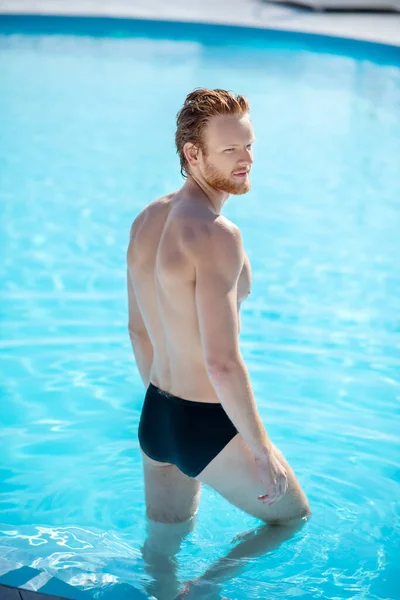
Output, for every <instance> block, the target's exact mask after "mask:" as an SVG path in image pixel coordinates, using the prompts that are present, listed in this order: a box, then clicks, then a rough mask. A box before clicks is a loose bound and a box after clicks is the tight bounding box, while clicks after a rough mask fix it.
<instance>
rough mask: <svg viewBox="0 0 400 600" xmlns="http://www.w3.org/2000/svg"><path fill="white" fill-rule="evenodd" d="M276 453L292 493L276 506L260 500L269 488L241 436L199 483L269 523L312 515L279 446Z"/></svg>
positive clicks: (205, 470)
mask: <svg viewBox="0 0 400 600" xmlns="http://www.w3.org/2000/svg"><path fill="white" fill-rule="evenodd" d="M273 452H274V453H275V454H276V456H277V458H278V460H279V461H280V463H281V464H282V465H283V466H284V467H285V469H286V473H287V477H288V490H287V492H286V494H285V495H284V496H283V497H282V498H281V499H280V500H278V502H276V503H275V504H273V505H272V506H268V505H267V504H263V503H262V502H260V500H258V499H257V497H258V496H259V495H261V494H265V489H264V488H263V485H262V483H261V481H260V479H259V477H258V474H257V470H256V465H255V462H254V455H253V453H252V452H251V450H250V449H249V448H248V446H247V445H246V444H245V442H244V440H243V438H242V437H241V436H240V435H239V434H238V435H236V436H235V437H234V438H233V440H231V441H230V442H229V444H227V446H225V448H224V449H223V450H222V452H220V453H219V454H218V455H217V456H216V457H215V458H214V460H213V461H212V462H211V463H210V464H209V465H208V466H207V467H206V468H205V469H204V470H203V471H202V472H201V473H200V475H199V476H198V480H199V481H201V482H202V483H205V484H206V485H209V486H210V487H212V488H214V489H215V490H216V491H217V492H219V493H220V494H221V495H222V496H224V497H225V498H226V499H227V500H228V501H229V502H231V503H232V504H234V505H235V506H237V507H238V508H240V509H242V510H243V511H245V512H247V513H248V514H251V515H253V516H255V517H258V518H259V519H262V520H263V521H265V522H271V523H272V522H276V523H284V522H287V521H290V520H292V519H298V518H301V517H304V516H307V515H308V514H310V509H309V507H308V502H307V498H306V497H305V495H304V493H303V491H302V489H301V487H300V484H299V482H298V481H297V479H296V476H295V474H294V472H293V470H292V469H291V467H290V466H289V464H288V462H287V461H286V459H285V458H284V456H283V454H282V453H281V452H280V451H279V450H278V449H277V448H276V447H275V446H273Z"/></svg>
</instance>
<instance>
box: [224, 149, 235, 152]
mask: <svg viewBox="0 0 400 600" xmlns="http://www.w3.org/2000/svg"><path fill="white" fill-rule="evenodd" d="M233 150H234V148H226V149H225V152H232V151H233Z"/></svg>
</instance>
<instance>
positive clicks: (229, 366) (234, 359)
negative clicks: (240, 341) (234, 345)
mask: <svg viewBox="0 0 400 600" xmlns="http://www.w3.org/2000/svg"><path fill="white" fill-rule="evenodd" d="M206 368H207V372H208V375H209V377H211V378H212V379H217V380H218V379H226V378H229V377H231V376H232V375H233V374H234V373H237V371H238V370H239V369H241V368H243V363H242V359H241V356H240V354H237V353H236V352H235V353H231V354H227V355H226V356H216V357H208V358H207V359H206Z"/></svg>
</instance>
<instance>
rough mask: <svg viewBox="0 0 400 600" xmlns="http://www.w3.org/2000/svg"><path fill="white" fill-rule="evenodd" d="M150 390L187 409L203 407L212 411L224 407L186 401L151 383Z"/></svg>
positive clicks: (218, 403)
mask: <svg viewBox="0 0 400 600" xmlns="http://www.w3.org/2000/svg"><path fill="white" fill-rule="evenodd" d="M148 389H149V390H150V391H151V392H153V393H156V394H157V396H163V397H164V398H166V399H167V400H172V402H175V403H176V404H180V405H181V406H185V407H189V408H190V407H192V408H194V407H197V408H198V407H203V408H207V407H210V408H211V409H215V408H216V409H219V410H221V409H222V405H221V403H220V402H198V401H196V400H185V399H184V398H179V397H178V396H174V395H173V394H170V393H169V392H164V390H161V389H160V388H158V387H157V386H156V385H154V384H152V383H151V382H150V383H149V387H148Z"/></svg>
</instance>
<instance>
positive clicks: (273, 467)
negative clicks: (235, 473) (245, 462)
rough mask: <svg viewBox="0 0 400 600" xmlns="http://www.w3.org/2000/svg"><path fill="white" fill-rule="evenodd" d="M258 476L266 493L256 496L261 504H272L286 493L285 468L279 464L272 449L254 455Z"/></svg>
mask: <svg viewBox="0 0 400 600" xmlns="http://www.w3.org/2000/svg"><path fill="white" fill-rule="evenodd" d="M255 462H256V467H257V472H258V476H259V478H260V480H261V482H262V483H263V484H264V486H265V490H266V493H265V494H262V495H261V496H258V499H259V500H260V502H262V503H263V504H268V505H269V506H272V505H273V504H275V502H277V501H278V500H280V498H282V496H284V495H285V494H286V491H287V487H288V483H287V476H286V469H285V468H284V467H283V466H282V465H281V463H280V462H279V459H278V458H277V457H276V455H275V454H274V452H273V450H272V449H270V450H268V451H267V452H266V453H265V454H263V455H261V456H256V457H255Z"/></svg>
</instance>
